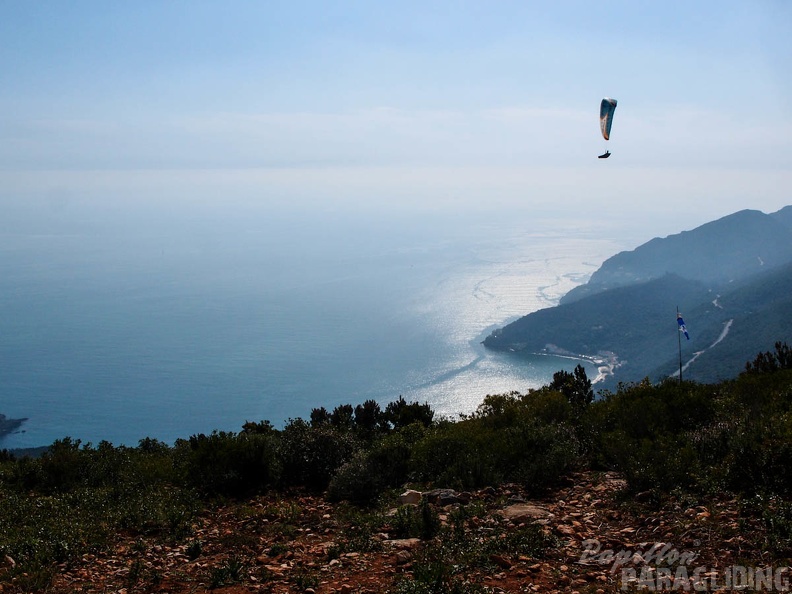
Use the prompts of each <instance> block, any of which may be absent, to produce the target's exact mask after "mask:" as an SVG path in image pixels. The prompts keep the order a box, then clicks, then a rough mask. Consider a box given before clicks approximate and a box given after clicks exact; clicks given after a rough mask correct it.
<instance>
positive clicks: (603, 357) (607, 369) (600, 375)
mask: <svg viewBox="0 0 792 594" xmlns="http://www.w3.org/2000/svg"><path fill="white" fill-rule="evenodd" d="M545 351H546V352H544V353H535V354H537V355H540V354H547V355H555V356H556V357H569V358H570V359H577V360H580V361H586V362H588V363H591V364H592V365H594V366H595V367H596V368H597V376H596V377H595V378H593V379H592V380H591V383H592V385H593V384H598V383H601V382H604V381H605V380H606V379H608V378H609V377H612V376H613V374H614V373H615V371H616V369H618V368H619V367H620V366H621V364H622V362H621V361H619V357H618V355H617V354H616V353H614V352H613V351H600V352H599V353H597V354H596V355H581V354H578V353H572V352H570V351H567V350H565V349H562V348H561V347H559V346H556V345H554V344H547V345H546V346H545Z"/></svg>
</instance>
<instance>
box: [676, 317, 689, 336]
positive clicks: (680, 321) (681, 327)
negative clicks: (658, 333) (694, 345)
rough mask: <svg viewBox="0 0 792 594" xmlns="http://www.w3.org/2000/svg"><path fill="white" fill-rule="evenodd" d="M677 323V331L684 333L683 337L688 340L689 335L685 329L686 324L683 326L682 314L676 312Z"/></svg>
mask: <svg viewBox="0 0 792 594" xmlns="http://www.w3.org/2000/svg"><path fill="white" fill-rule="evenodd" d="M677 324H679V331H680V332H681V333H682V334H684V335H685V338H687V339H688V340H690V335H689V334H688V331H687V326H685V320H683V319H682V314H681V313H679V312H677Z"/></svg>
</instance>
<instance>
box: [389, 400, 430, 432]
mask: <svg viewBox="0 0 792 594" xmlns="http://www.w3.org/2000/svg"><path fill="white" fill-rule="evenodd" d="M385 420H386V421H388V422H389V423H390V424H391V425H393V426H394V427H395V428H396V429H399V428H401V427H407V426H408V425H411V424H413V423H415V422H418V423H421V424H422V425H423V426H424V427H429V426H430V425H431V424H432V421H433V420H434V411H433V410H432V409H431V407H430V406H429V405H428V404H418V403H417V402H410V403H409V404H407V401H406V400H405V399H404V396H399V399H398V400H395V401H393V402H389V403H388V406H386V407H385Z"/></svg>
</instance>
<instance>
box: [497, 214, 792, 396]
mask: <svg viewBox="0 0 792 594" xmlns="http://www.w3.org/2000/svg"><path fill="white" fill-rule="evenodd" d="M677 307H679V308H680V310H681V311H682V313H683V314H684V317H685V321H686V323H687V325H688V328H689V330H690V334H691V340H690V341H686V340H685V339H684V338H682V343H683V344H682V347H683V349H682V350H683V364H684V365H685V367H684V368H683V377H685V378H686V379H694V380H697V381H716V380H719V379H725V378H728V377H731V376H733V375H734V374H735V373H736V372H738V371H739V370H740V369H742V368H744V366H745V363H746V362H747V361H749V360H752V359H753V358H754V357H755V355H756V354H757V353H758V352H760V351H766V350H771V349H772V347H773V344H774V343H775V341H778V340H782V341H784V340H786V341H788V342H792V206H787V207H785V208H783V209H782V210H780V211H778V212H776V213H772V214H764V213H762V212H760V211H756V210H743V211H740V212H737V213H734V214H732V215H728V216H726V217H723V218H721V219H718V220H716V221H712V222H710V223H706V224H704V225H702V226H700V227H698V228H696V229H693V230H692V231H684V232H682V233H679V234H676V235H670V236H668V237H666V238H662V239H660V238H655V239H652V240H651V241H649V242H647V243H645V244H643V245H641V246H639V247H638V248H636V249H635V250H632V251H629V252H621V253H619V254H616V255H615V256H613V257H611V258H609V259H608V260H606V261H605V262H604V263H603V264H602V266H601V267H600V269H599V270H597V271H596V272H595V273H594V274H593V275H592V277H591V279H590V280H589V282H588V283H587V284H585V285H581V286H580V287H576V288H575V289H573V290H572V291H570V292H569V293H568V294H567V295H565V296H564V297H563V298H562V299H561V301H560V304H559V305H558V306H556V307H551V308H548V309H544V310H540V311H537V312H534V313H531V314H529V315H527V316H524V317H522V318H520V319H519V320H516V321H515V322H512V323H511V324H509V325H507V326H505V327H504V328H501V329H498V330H496V331H495V332H493V333H492V334H491V335H490V336H488V337H487V338H486V340H485V341H484V345H485V346H486V347H488V348H491V349H495V350H508V351H511V352H527V353H541V352H564V353H567V354H571V355H575V356H585V357H589V358H592V359H596V360H598V361H599V363H600V364H602V366H603V367H602V369H603V371H608V373H607V374H606V375H605V377H604V379H603V383H602V385H603V386H604V387H606V388H607V387H612V386H613V385H615V383H616V382H619V381H627V382H629V381H640V380H641V379H643V378H644V377H649V378H650V379H651V380H653V381H656V380H660V379H663V378H664V377H668V376H670V375H672V374H676V373H678V371H679V344H678V336H677V334H678V332H677V324H676V308H677Z"/></svg>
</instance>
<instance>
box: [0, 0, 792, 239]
mask: <svg viewBox="0 0 792 594" xmlns="http://www.w3.org/2000/svg"><path fill="white" fill-rule="evenodd" d="M790 64H792V3H790V2H788V1H787V0H753V1H751V2H745V1H733V0H701V1H696V2H690V1H689V0H684V1H677V0H669V1H665V2H656V1H641V0H609V1H608V2H591V1H589V0H585V1H582V0H581V1H572V0H560V1H558V2H546V1H543V2H534V1H531V0H486V1H484V0H481V1H476V2H473V1H465V0H456V1H450V0H448V1H432V0H420V1H419V0H400V1H398V2H393V1H387V2H386V1H372V0H337V1H328V0H287V1H280V0H259V1H242V0H224V1H223V2H207V1H201V0H190V1H182V0H171V1H167V2H164V1H161V0H157V1H151V0H137V1H135V2H107V1H104V0H102V1H99V0H69V1H65V0H63V1H61V0H52V1H49V2H29V1H27V0H1V1H0V214H2V213H3V211H5V212H6V214H8V213H10V212H11V211H14V212H16V211H15V210H14V209H19V208H21V206H20V205H28V206H30V205H33V206H30V209H31V210H30V211H29V212H28V214H31V213H34V212H35V209H34V206H36V207H37V205H49V207H51V208H54V209H55V210H56V211H57V209H58V208H61V209H62V208H64V206H63V205H64V204H65V205H69V204H87V205H102V206H103V207H107V205H108V204H111V203H112V204H121V205H132V206H134V205H136V204H145V203H154V202H159V203H162V202H163V201H166V202H172V203H174V204H179V205H180V207H184V208H189V207H190V206H191V205H197V204H204V205H205V204H212V205H215V206H219V207H223V205H226V207H227V208H234V207H235V206H237V205H239V204H243V203H248V204H257V205H263V206H265V207H266V208H271V209H278V208H304V209H306V211H312V212H323V213H324V212H330V213H339V212H347V211H349V212H352V211H355V212H359V211H366V212H371V213H374V214H377V213H381V214H386V213H394V212H402V213H419V214H420V213H422V212H425V213H444V212H456V211H464V212H473V213H476V212H479V213H487V212H498V213H500V214H501V215H503V214H504V213H510V212H515V213H517V212H519V213H522V214H523V215H530V214H531V213H538V214H541V215H548V216H550V215H554V214H558V213H574V215H575V216H588V215H591V216H595V215H597V216H601V217H604V218H609V217H610V218H613V219H614V220H619V221H622V222H623V224H631V225H634V226H638V227H640V228H644V227H645V228H646V230H647V233H648V234H650V235H660V234H668V233H672V232H678V231H680V230H682V229H688V228H692V227H694V226H696V225H698V224H702V223H704V222H707V221H709V220H713V219H715V218H718V217H720V216H724V215H726V214H729V213H731V212H735V211H737V210H741V209H743V208H755V209H759V210H762V211H764V212H773V211H775V210H778V209H779V208H781V207H783V206H785V205H787V204H792V68H791V67H790ZM605 96H609V97H614V98H616V99H617V100H618V107H617V109H616V114H615V119H614V123H613V130H612V134H611V139H610V140H609V141H607V142H605V141H604V139H603V138H602V137H601V135H600V132H599V121H598V116H599V103H600V100H601V99H602V98H603V97H605ZM606 149H608V150H610V151H611V152H612V156H611V158H610V159H608V160H599V159H597V158H596V157H597V155H598V154H600V153H602V152H604V151H605V150H606ZM67 207H68V206H67ZM31 216H32V215H31ZM9 220H10V219H9Z"/></svg>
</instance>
